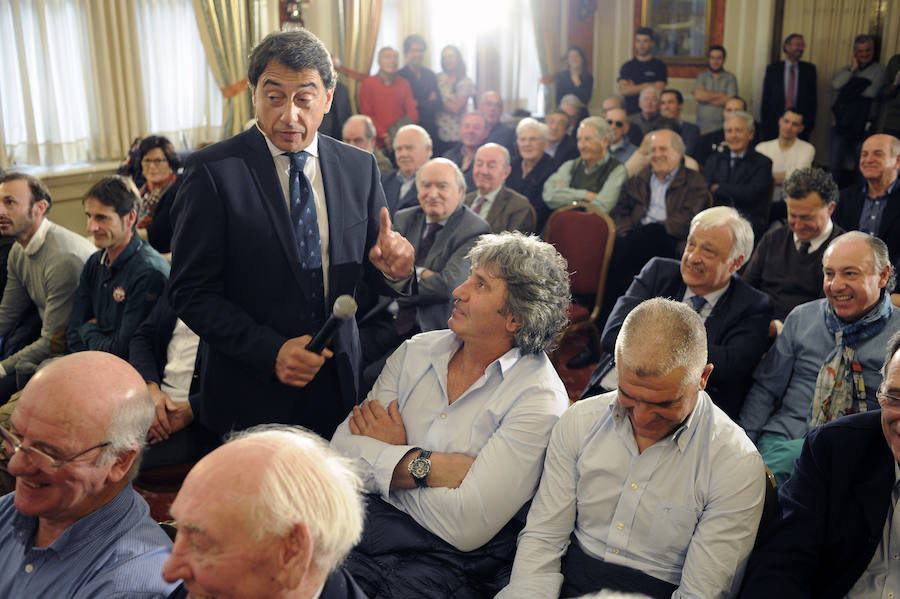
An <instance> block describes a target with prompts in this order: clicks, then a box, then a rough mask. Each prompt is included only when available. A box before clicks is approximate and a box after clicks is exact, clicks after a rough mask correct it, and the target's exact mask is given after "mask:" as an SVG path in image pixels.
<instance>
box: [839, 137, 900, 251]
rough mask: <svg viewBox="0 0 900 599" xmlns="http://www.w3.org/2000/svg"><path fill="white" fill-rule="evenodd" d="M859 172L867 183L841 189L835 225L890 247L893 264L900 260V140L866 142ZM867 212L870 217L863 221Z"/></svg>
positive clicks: (874, 139) (880, 139) (886, 138)
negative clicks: (867, 236)
mask: <svg viewBox="0 0 900 599" xmlns="http://www.w3.org/2000/svg"><path fill="white" fill-rule="evenodd" d="M859 171H860V173H861V174H862V176H863V178H864V179H865V183H862V184H856V185H852V186H850V187H845V188H844V189H842V190H841V193H840V197H839V199H838V203H837V208H835V210H834V222H835V223H837V224H838V225H840V226H841V227H842V228H843V229H844V230H846V231H865V232H866V233H869V234H870V235H876V236H877V237H878V238H879V239H881V240H882V241H883V242H884V243H885V244H886V245H887V246H888V255H889V256H890V257H891V263H892V264H897V262H898V260H900V184H898V183H897V173H898V171H900V140H898V139H897V138H896V137H894V136H892V135H884V134H877V135H873V136H871V137H869V138H868V139H867V140H866V141H865V142H863V146H862V152H861V154H860V159H859ZM864 211H865V214H866V218H863V212H864ZM879 213H880V214H879Z"/></svg>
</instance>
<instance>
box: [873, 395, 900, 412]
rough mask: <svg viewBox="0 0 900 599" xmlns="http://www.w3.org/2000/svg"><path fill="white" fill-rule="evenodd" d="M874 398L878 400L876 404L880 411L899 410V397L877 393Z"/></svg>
mask: <svg viewBox="0 0 900 599" xmlns="http://www.w3.org/2000/svg"><path fill="white" fill-rule="evenodd" d="M875 397H876V398H877V399H878V404H879V405H880V406H881V409H882V410H900V397H897V396H896V395H890V394H889V393H885V392H884V391H879V392H878V393H876V394H875Z"/></svg>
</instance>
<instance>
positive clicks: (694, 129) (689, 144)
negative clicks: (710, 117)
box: [678, 121, 700, 158]
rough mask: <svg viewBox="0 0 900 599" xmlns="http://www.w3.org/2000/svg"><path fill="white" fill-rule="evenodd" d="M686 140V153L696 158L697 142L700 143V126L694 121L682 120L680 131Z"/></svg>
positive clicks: (682, 137)
mask: <svg viewBox="0 0 900 599" xmlns="http://www.w3.org/2000/svg"><path fill="white" fill-rule="evenodd" d="M678 134H679V135H681V140H682V141H683V142H684V153H685V154H687V155H688V156H690V157H691V158H694V154H696V153H697V144H699V143H700V127H698V126H697V125H695V124H694V123H688V122H687V121H682V123H681V130H680V131H679V132H678Z"/></svg>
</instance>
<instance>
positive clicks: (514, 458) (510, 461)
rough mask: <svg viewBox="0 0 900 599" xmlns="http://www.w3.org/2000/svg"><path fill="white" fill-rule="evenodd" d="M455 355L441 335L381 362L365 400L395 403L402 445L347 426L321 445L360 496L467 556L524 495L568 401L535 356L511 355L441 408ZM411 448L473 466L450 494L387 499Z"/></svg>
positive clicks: (541, 357)
mask: <svg viewBox="0 0 900 599" xmlns="http://www.w3.org/2000/svg"><path fill="white" fill-rule="evenodd" d="M461 345H462V341H461V340H460V339H459V337H457V336H456V335H455V334H454V333H453V332H452V331H449V330H441V331H431V332H428V333H422V334H419V335H416V336H415V337H413V338H412V339H410V340H408V341H406V342H404V344H403V345H401V346H400V348H399V349H397V351H396V352H394V353H393V355H391V357H390V358H388V360H387V363H386V364H385V367H384V370H383V371H382V373H381V376H379V377H378V380H377V381H376V382H375V386H374V387H373V389H372V391H371V392H370V393H369V396H368V398H369V399H376V400H377V401H378V402H379V403H381V404H382V405H383V406H384V407H385V408H387V406H388V404H390V403H391V402H392V401H394V400H395V399H396V400H397V401H398V407H399V408H400V415H401V416H402V417H403V424H404V426H405V427H406V441H407V443H408V444H407V445H389V444H387V443H384V442H382V441H378V440H376V439H372V438H370V437H365V436H358V435H353V434H352V433H351V432H350V428H349V424H348V422H349V416H348V418H347V420H344V422H342V423H341V425H340V426H339V427H338V429H337V431H336V432H335V433H334V437H333V438H332V440H331V445H332V446H333V447H334V448H335V449H337V451H339V452H340V453H341V454H343V455H345V456H348V457H350V458H353V459H354V460H355V466H356V471H357V472H358V473H359V474H360V476H361V477H362V479H363V484H364V485H365V488H366V490H367V491H368V492H370V493H377V494H378V495H379V496H381V497H382V498H383V499H384V500H385V501H387V502H388V503H390V504H391V505H393V506H394V507H396V508H398V509H400V510H401V511H403V512H406V513H407V514H409V515H410V516H412V517H413V519H415V521H416V522H418V523H419V524H421V525H422V526H424V527H425V528H426V529H428V530H429V531H431V532H432V533H434V534H435V535H437V536H439V537H440V538H442V539H443V540H445V541H447V542H448V543H450V544H451V545H453V546H454V547H456V548H457V549H459V550H460V551H471V550H473V549H476V548H478V547H481V546H482V545H484V544H485V543H486V542H488V541H489V540H490V539H491V538H493V537H494V535H495V534H497V532H499V531H500V529H501V528H503V526H504V525H506V523H507V522H509V520H510V519H511V518H512V517H513V516H514V515H515V514H516V512H518V511H519V509H520V508H521V507H522V506H523V505H524V504H525V502H527V501H528V500H529V499H531V497H532V495H534V491H535V489H536V488H537V485H538V480H539V479H540V476H541V468H542V463H543V459H544V452H545V451H546V449H547V440H548V439H549V438H550V430H551V429H552V428H553V425H554V424H555V423H556V421H557V420H558V418H559V415H560V414H562V413H563V411H564V410H565V409H566V406H568V403H569V399H568V395H567V394H566V389H565V387H564V386H563V384H562V381H561V380H560V379H559V376H558V375H557V374H556V371H555V370H554V368H553V365H552V364H551V363H550V360H549V359H548V358H547V356H546V355H545V354H544V353H540V354H529V355H522V354H521V352H519V350H518V348H513V349H511V350H510V351H508V352H506V353H505V354H504V355H503V356H501V357H500V358H498V359H497V360H495V361H494V362H492V363H491V364H490V365H489V366H488V367H487V369H485V372H484V374H483V375H482V376H481V378H479V379H478V380H477V381H475V383H473V384H472V386H471V387H469V389H467V390H466V392H465V393H463V394H462V395H461V396H460V397H459V398H458V399H457V400H456V401H454V402H453V403H452V404H450V403H449V400H448V398H447V368H448V365H449V363H450V358H452V357H453V355H454V354H455V353H456V351H457V350H458V349H459V348H460V346H461ZM414 447H422V448H424V449H430V450H431V451H436V452H444V453H464V454H466V455H468V456H470V457H474V458H475V462H474V463H473V464H472V467H471V468H470V469H469V472H468V473H467V474H466V477H465V479H464V480H463V482H462V485H460V486H459V488H457V489H448V488H444V487H428V488H415V489H402V490H397V491H391V490H390V484H391V477H392V475H393V472H394V467H395V466H396V465H397V463H398V462H399V461H400V460H401V459H403V457H404V456H405V455H406V454H407V452H409V451H410V450H411V449H413V448H414Z"/></svg>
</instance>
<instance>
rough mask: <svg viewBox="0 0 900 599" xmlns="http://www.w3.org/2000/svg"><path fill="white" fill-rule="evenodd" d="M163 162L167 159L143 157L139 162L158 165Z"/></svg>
mask: <svg viewBox="0 0 900 599" xmlns="http://www.w3.org/2000/svg"><path fill="white" fill-rule="evenodd" d="M164 162H168V160H166V159H165V158H144V159H143V160H141V164H143V165H144V166H150V165H153V166H159V165H160V164H162V163H164Z"/></svg>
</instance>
